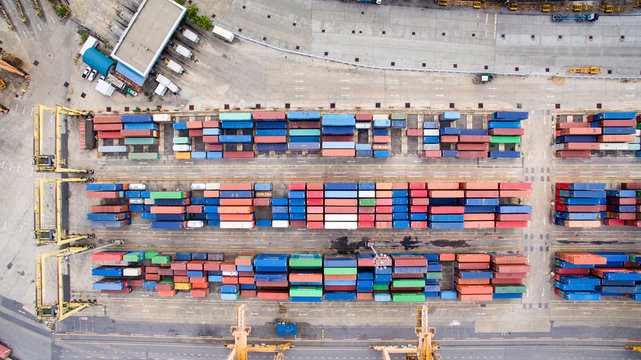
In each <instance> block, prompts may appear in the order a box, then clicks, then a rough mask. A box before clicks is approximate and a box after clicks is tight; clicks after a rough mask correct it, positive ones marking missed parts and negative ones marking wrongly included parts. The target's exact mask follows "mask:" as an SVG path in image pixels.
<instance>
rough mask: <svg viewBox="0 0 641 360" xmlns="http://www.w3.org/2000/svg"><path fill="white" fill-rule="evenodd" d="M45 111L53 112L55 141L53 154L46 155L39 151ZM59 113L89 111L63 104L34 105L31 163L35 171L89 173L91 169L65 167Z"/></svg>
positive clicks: (42, 136) (82, 113) (85, 112)
mask: <svg viewBox="0 0 641 360" xmlns="http://www.w3.org/2000/svg"><path fill="white" fill-rule="evenodd" d="M45 111H52V112H54V113H55V130H56V131H55V142H56V149H55V154H54V155H46V154H42V153H41V148H42V139H43V138H44V113H45ZM60 114H64V115H78V116H81V115H89V112H87V111H84V110H74V109H69V108H66V107H64V106H60V105H56V106H55V107H53V108H52V107H49V106H44V105H36V111H35V112H34V118H33V165H34V166H35V167H36V171H48V172H59V173H81V174H87V173H89V174H91V173H93V170H80V169H69V168H67V167H66V166H67V159H64V158H63V157H62V143H61V139H60Z"/></svg>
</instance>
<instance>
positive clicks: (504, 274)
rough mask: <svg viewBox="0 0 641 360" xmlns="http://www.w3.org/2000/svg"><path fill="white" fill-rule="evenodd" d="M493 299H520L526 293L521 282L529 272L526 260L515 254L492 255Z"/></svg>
mask: <svg viewBox="0 0 641 360" xmlns="http://www.w3.org/2000/svg"><path fill="white" fill-rule="evenodd" d="M490 260H491V262H492V270H493V278H492V286H493V287H494V294H493V297H494V299H520V298H522V297H523V294H524V293H525V292H526V291H527V289H526V288H525V285H523V280H524V279H525V277H526V276H527V274H528V273H529V272H530V265H528V264H527V258H526V257H525V256H523V255H516V254H492V255H490Z"/></svg>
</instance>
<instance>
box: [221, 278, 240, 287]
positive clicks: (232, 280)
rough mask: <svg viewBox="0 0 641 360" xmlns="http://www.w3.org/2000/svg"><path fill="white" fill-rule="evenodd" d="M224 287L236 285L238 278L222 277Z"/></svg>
mask: <svg viewBox="0 0 641 360" xmlns="http://www.w3.org/2000/svg"><path fill="white" fill-rule="evenodd" d="M223 284H224V285H236V284H238V278H237V277H235V276H223Z"/></svg>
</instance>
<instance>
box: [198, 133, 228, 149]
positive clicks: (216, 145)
mask: <svg viewBox="0 0 641 360" xmlns="http://www.w3.org/2000/svg"><path fill="white" fill-rule="evenodd" d="M203 139H204V136H203ZM203 141H205V140H203ZM205 149H206V150H207V151H223V145H222V144H206V145H205Z"/></svg>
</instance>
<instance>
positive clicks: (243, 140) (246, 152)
mask: <svg viewBox="0 0 641 360" xmlns="http://www.w3.org/2000/svg"><path fill="white" fill-rule="evenodd" d="M218 119H219V120H220V127H221V129H222V132H223V133H222V134H221V135H220V136H219V137H218V140H219V141H220V143H221V144H222V145H223V158H253V157H254V151H253V150H250V147H249V145H251V144H252V143H253V137H252V135H251V133H252V132H253V129H254V122H253V120H252V114H251V113H220V114H218ZM247 144H249V145H247ZM245 145H247V146H248V147H247V148H244V146H245ZM252 149H253V147H252Z"/></svg>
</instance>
